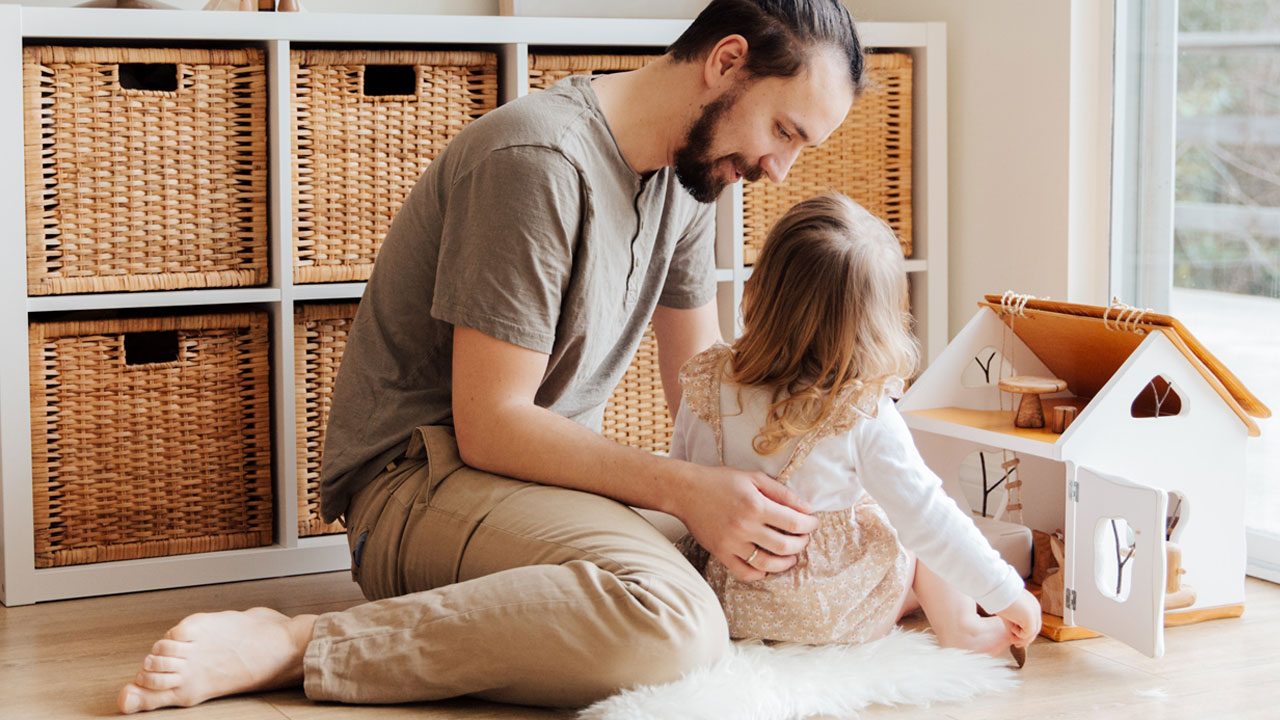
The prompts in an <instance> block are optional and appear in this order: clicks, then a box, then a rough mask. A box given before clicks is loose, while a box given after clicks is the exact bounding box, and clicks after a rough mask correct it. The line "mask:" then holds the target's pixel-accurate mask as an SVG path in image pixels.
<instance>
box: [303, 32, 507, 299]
mask: <svg viewBox="0 0 1280 720" xmlns="http://www.w3.org/2000/svg"><path fill="white" fill-rule="evenodd" d="M292 65H293V68H292V85H293V138H294V152H293V163H294V164H293V197H294V208H295V215H294V217H295V221H294V238H293V242H294V247H293V252H294V270H293V277H294V281H295V282H299V283H317V282H355V281H361V280H368V279H369V274H370V273H371V272H372V271H373V261H374V258H375V257H376V255H377V253H378V248H379V247H380V246H381V245H382V239H383V236H385V235H386V232H387V229H388V228H389V227H390V226H391V220H392V218H394V217H395V214H396V212H397V211H398V210H399V209H400V205H401V204H402V203H403V202H404V199H405V197H407V196H408V194H409V191H410V190H411V189H412V188H413V186H414V184H415V183H417V181H418V178H419V177H420V176H421V175H422V172H423V171H424V170H426V168H427V166H428V165H430V164H431V161H432V160H433V159H434V158H435V157H436V156H437V155H438V154H440V151H442V150H443V149H444V147H445V145H447V144H448V142H449V141H450V140H452V139H453V137H454V136H456V135H457V134H458V132H459V131H460V130H462V128H464V127H466V125H467V124H468V123H470V122H471V121H472V120H475V119H476V118H478V117H480V116H481V115H483V114H484V113H486V112H488V111H489V110H492V109H493V108H495V107H496V106H497V102H498V60H497V55H495V54H494V53H489V52H436V51H405V50H380V51H355V50H344V51H333V50H296V51H294V52H293V53H292ZM384 65H393V66H412V68H413V80H412V81H411V83H410V84H409V86H408V87H407V88H406V89H410V90H412V91H413V92H412V93H406V94H399V95H376V94H375V95H369V94H366V90H369V89H370V88H367V87H366V85H365V77H366V68H367V67H369V66H384Z"/></svg>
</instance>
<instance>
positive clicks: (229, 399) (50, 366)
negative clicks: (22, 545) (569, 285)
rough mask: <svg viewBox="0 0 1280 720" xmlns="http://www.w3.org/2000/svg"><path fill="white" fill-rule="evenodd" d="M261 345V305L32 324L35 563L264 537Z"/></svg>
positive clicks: (266, 421) (265, 392)
mask: <svg viewBox="0 0 1280 720" xmlns="http://www.w3.org/2000/svg"><path fill="white" fill-rule="evenodd" d="M165 331H171V332H172V334H171V335H168V336H167V337H168V338H169V340H170V341H172V340H176V345H173V346H171V349H172V351H173V355H172V356H170V357H174V358H176V359H165V360H159V361H155V362H145V363H141V364H128V363H127V362H126V355H127V353H126V344H127V343H129V342H130V340H126V337H129V336H130V334H133V333H161V334H162V335H164V333H165ZM139 337H140V336H137V335H134V336H133V338H134V339H135V340H136V339H137V338H139ZM152 337H154V336H152ZM164 342H166V341H165V340H164V339H163V338H162V339H161V340H160V343H161V345H163V344H164ZM268 350H269V339H268V330H267V317H266V314H265V313H236V314H222V315H196V316H186V317H169V318H146V319H112V320H94V321H89V322H52V323H32V324H31V326H30V361H31V444H32V495H33V505H34V508H35V518H34V519H35V556H36V558H35V559H36V562H35V564H36V567H54V566H60V565H75V564H81V563H93V562H104V561H108V560H130V559H134V558H143V557H155V556H160V555H179V554H184V553H195V552H209V551H214V550H229V549H233V548H243V547H253V546H259V545H268V544H270V543H271V542H272V518H273V504H272V487H271V415H270V409H271V408H270V397H271V394H270V388H269V368H268V364H267V363H268ZM130 359H134V360H136V359H137V358H136V356H135V357H133V358H130Z"/></svg>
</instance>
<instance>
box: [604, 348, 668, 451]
mask: <svg viewBox="0 0 1280 720" xmlns="http://www.w3.org/2000/svg"><path fill="white" fill-rule="evenodd" d="M674 429H675V421H674V420H672V418H671V413H670V412H668V411H667V399H666V397H665V396H664V395H663V394H662V373H661V372H659V370H658V339H657V337H655V336H654V334H653V326H652V325H650V326H649V328H648V329H647V330H645V333H644V339H643V340H641V341H640V347H639V349H637V350H636V357H635V359H634V360H632V361H631V366H630V367H628V368H627V372H626V374H624V375H623V376H622V382H620V383H618V387H616V388H614V390H613V395H612V396H611V397H610V398H609V402H608V404H607V405H605V409H604V423H603V424H602V426H601V432H602V433H603V434H604V436H605V437H607V438H612V439H614V440H616V441H618V442H620V443H624V444H626V445H631V446H633V447H638V448H640V449H641V450H649V451H653V452H667V450H668V449H669V448H670V447H671V432H672V430H674Z"/></svg>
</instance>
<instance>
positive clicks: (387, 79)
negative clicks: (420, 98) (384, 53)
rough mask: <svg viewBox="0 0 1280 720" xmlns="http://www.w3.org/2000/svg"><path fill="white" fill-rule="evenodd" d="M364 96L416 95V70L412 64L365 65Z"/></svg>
mask: <svg viewBox="0 0 1280 720" xmlns="http://www.w3.org/2000/svg"><path fill="white" fill-rule="evenodd" d="M362 89H363V91H364V94H365V96H366V97H384V96H387V95H417V94H418V71H417V68H415V67H414V66H413V65H365V66H364V87H363V88H362Z"/></svg>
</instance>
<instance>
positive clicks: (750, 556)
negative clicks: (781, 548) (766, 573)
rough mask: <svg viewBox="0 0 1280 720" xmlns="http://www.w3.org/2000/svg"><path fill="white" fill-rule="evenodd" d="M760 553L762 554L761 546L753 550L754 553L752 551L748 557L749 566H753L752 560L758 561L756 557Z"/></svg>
mask: <svg viewBox="0 0 1280 720" xmlns="http://www.w3.org/2000/svg"><path fill="white" fill-rule="evenodd" d="M759 553H760V546H759V545H757V546H756V549H755V550H752V551H751V554H750V555H748V556H747V564H748V565H751V561H752V560H755V559H756V555H758V554H759ZM751 567H755V565H751Z"/></svg>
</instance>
